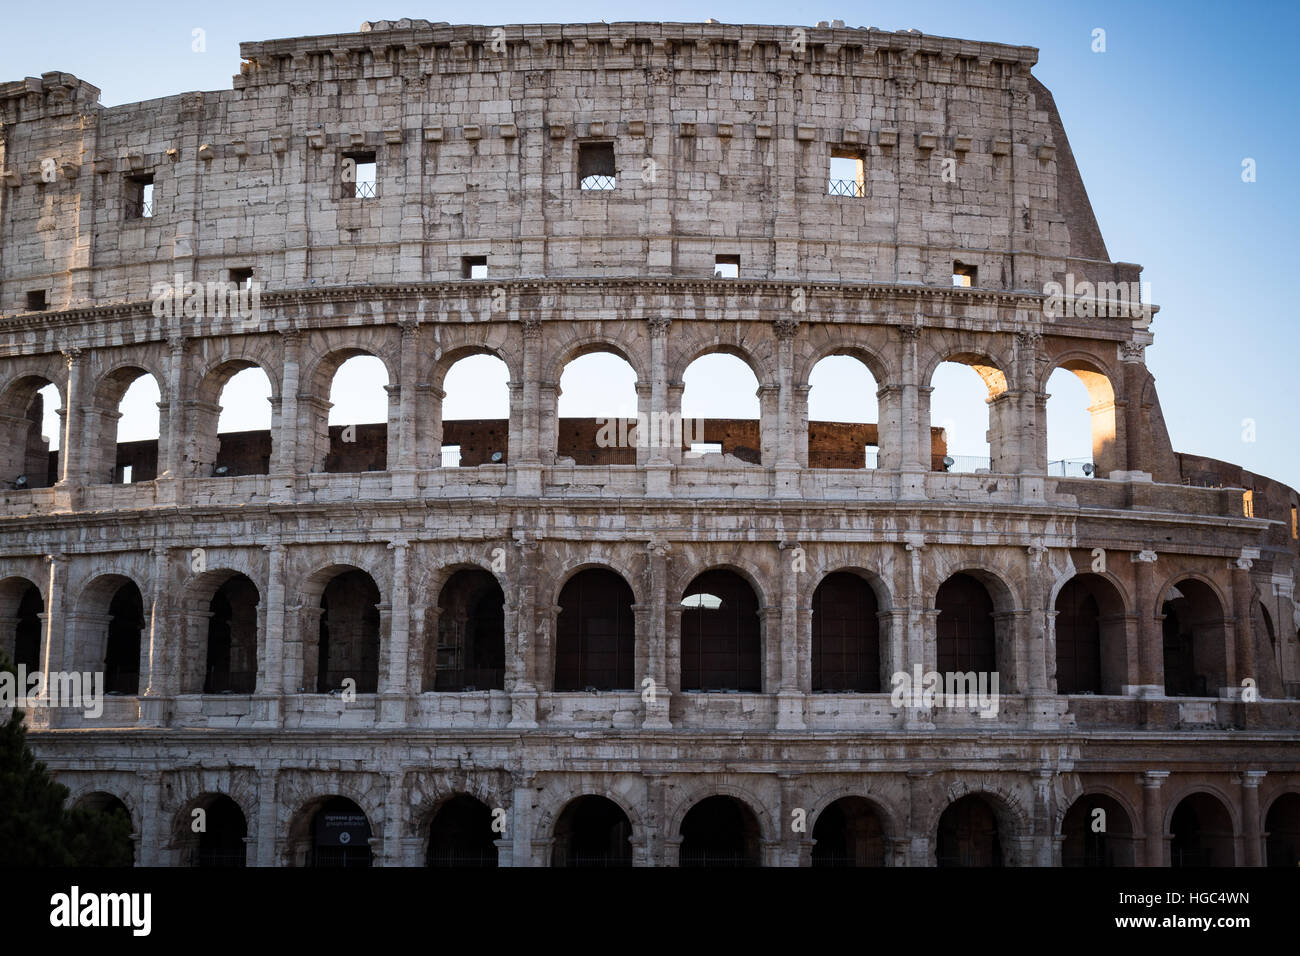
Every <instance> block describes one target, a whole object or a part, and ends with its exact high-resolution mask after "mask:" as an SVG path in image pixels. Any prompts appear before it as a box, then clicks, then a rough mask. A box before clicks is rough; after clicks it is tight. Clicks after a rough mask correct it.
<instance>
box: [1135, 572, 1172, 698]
mask: <svg viewBox="0 0 1300 956" xmlns="http://www.w3.org/2000/svg"><path fill="white" fill-rule="evenodd" d="M1130 560H1132V562H1133V579H1134V588H1133V597H1134V605H1135V606H1136V608H1137V631H1138V686H1137V687H1135V688H1128V689H1127V690H1128V692H1129V693H1136V695H1137V696H1138V697H1163V696H1164V694H1165V646H1164V635H1163V632H1162V630H1161V627H1160V620H1159V619H1157V617H1156V616H1155V613H1154V608H1155V602H1156V599H1157V597H1158V596H1159V595H1157V594H1156V588H1157V586H1158V585H1157V584H1156V553H1155V552H1154V551H1139V552H1137V553H1136V554H1133V555H1132V556H1131V559H1130Z"/></svg>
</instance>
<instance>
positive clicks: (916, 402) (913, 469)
mask: <svg viewBox="0 0 1300 956" xmlns="http://www.w3.org/2000/svg"><path fill="white" fill-rule="evenodd" d="M918 319H919V316H918ZM898 331H899V334H900V335H901V336H902V352H903V355H902V362H901V363H900V367H901V369H902V380H901V381H900V382H899V383H898V390H899V391H898V395H897V400H896V405H897V415H898V436H899V438H900V439H901V441H900V442H899V453H898V458H897V459H894V458H893V456H892V455H891V456H890V458H891V463H892V462H893V461H895V460H896V461H897V462H898V468H899V471H900V472H901V475H900V476H899V486H898V496H899V497H900V498H910V499H916V498H924V497H925V476H926V475H927V474H928V473H929V471H930V407H929V394H930V390H929V389H928V388H927V389H926V390H925V395H924V405H923V404H922V394H921V392H922V389H921V384H920V369H919V368H918V366H917V347H918V345H919V341H920V338H921V326H920V324H919V321H918V323H917V324H915V325H902V326H898ZM886 397H887V398H890V399H892V398H894V396H893V394H892V391H890V392H887V396H886ZM893 405H894V403H893V402H891V403H890V410H891V412H892V411H893Z"/></svg>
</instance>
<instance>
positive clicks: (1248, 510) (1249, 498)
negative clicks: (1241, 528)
mask: <svg viewBox="0 0 1300 956" xmlns="http://www.w3.org/2000/svg"><path fill="white" fill-rule="evenodd" d="M1241 513H1242V516H1243V517H1246V518H1253V517H1255V492H1254V491H1245V492H1242V495H1241Z"/></svg>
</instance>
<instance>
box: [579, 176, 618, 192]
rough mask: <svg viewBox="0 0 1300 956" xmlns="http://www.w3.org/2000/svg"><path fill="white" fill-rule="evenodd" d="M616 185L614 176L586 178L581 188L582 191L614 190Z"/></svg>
mask: <svg viewBox="0 0 1300 956" xmlns="http://www.w3.org/2000/svg"><path fill="white" fill-rule="evenodd" d="M614 183H615V179H614V177H613V176H586V177H584V178H583V180H582V183H581V184H580V186H581V188H582V189H597V190H599V189H613V188H614Z"/></svg>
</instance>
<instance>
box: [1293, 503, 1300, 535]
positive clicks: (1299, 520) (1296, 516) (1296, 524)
mask: <svg viewBox="0 0 1300 956" xmlns="http://www.w3.org/2000/svg"><path fill="white" fill-rule="evenodd" d="M1291 537H1292V539H1295V538H1300V508H1297V507H1296V506H1295V505H1292V506H1291Z"/></svg>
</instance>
